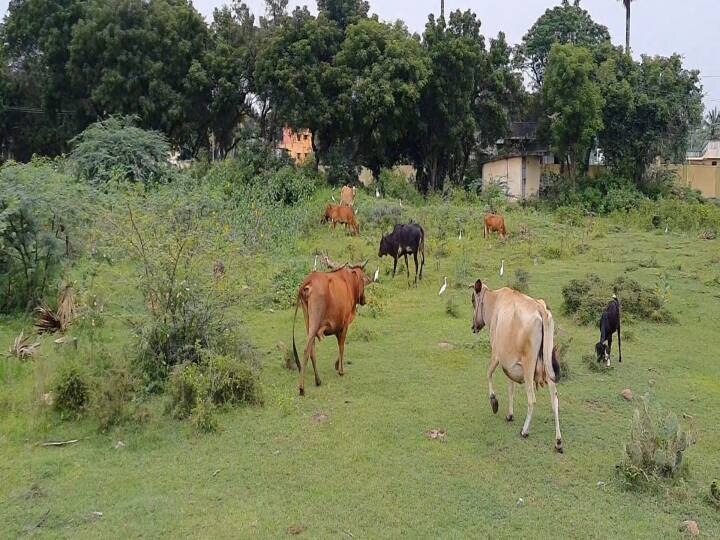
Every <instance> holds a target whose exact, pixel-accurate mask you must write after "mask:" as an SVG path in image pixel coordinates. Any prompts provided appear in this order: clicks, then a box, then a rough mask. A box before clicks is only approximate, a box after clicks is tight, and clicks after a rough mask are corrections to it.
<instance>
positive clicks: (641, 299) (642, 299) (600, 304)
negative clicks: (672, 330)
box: [562, 274, 674, 324]
mask: <svg viewBox="0 0 720 540" xmlns="http://www.w3.org/2000/svg"><path fill="white" fill-rule="evenodd" d="M613 292H615V293H616V294H617V295H618V298H619V299H620V303H621V305H622V311H623V319H624V320H626V319H628V316H629V317H630V318H633V317H634V318H638V319H642V320H649V321H654V322H663V323H671V322H674V318H673V316H672V314H670V312H669V311H668V310H667V309H666V308H665V307H664V299H663V297H662V296H661V295H660V294H659V292H658V291H657V290H653V289H649V288H646V287H643V286H641V285H640V284H639V283H638V282H637V281H635V280H634V279H632V278H628V277H625V276H620V277H618V278H616V279H615V281H613V282H612V283H610V284H608V283H606V282H604V281H603V280H601V279H600V278H599V277H598V276H596V275H595V274H588V275H587V276H586V277H585V278H584V279H573V280H571V281H570V282H569V283H568V284H567V285H566V286H564V287H563V290H562V294H563V300H564V304H563V308H564V310H565V313H567V314H568V315H573V316H574V318H575V320H576V321H577V322H578V323H580V324H595V323H597V322H598V321H599V320H600V315H601V314H602V312H603V311H604V309H605V307H606V306H607V304H608V302H610V299H611V297H612V294H613Z"/></svg>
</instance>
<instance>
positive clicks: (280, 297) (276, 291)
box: [269, 264, 307, 309]
mask: <svg viewBox="0 0 720 540" xmlns="http://www.w3.org/2000/svg"><path fill="white" fill-rule="evenodd" d="M306 275H307V269H306V268H304V267H303V266H301V265H299V264H295V265H289V266H285V267H283V268H282V270H280V271H279V272H277V273H276V274H275V275H274V276H273V278H272V282H271V285H270V293H269V295H270V298H271V301H272V303H273V304H274V305H275V306H277V307H278V308H280V309H286V308H290V307H293V306H294V305H295V302H296V301H297V295H298V288H299V287H300V284H301V283H302V282H303V280H304V279H305V276H306Z"/></svg>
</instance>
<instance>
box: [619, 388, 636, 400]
mask: <svg viewBox="0 0 720 540" xmlns="http://www.w3.org/2000/svg"><path fill="white" fill-rule="evenodd" d="M621 395H622V397H623V398H625V401H632V400H633V392H632V390H630V389H629V388H626V389H625V390H623V391H622V392H621Z"/></svg>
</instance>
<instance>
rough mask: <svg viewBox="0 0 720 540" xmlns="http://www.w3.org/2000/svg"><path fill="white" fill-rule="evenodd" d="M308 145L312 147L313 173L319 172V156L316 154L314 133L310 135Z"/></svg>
mask: <svg viewBox="0 0 720 540" xmlns="http://www.w3.org/2000/svg"><path fill="white" fill-rule="evenodd" d="M310 145H311V146H312V151H313V157H314V158H315V172H318V171H319V170H320V154H319V153H318V149H317V144H316V143H315V132H314V131H313V132H312V133H311V134H310Z"/></svg>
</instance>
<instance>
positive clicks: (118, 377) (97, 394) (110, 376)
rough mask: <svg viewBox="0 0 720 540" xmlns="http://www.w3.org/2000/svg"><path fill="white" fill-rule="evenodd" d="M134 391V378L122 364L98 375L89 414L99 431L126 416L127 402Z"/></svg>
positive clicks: (104, 429)
mask: <svg viewBox="0 0 720 540" xmlns="http://www.w3.org/2000/svg"><path fill="white" fill-rule="evenodd" d="M134 391H135V380H134V379H133V377H132V375H131V373H130V371H129V370H128V369H127V368H126V367H124V366H116V367H113V368H111V369H110V371H109V372H108V373H107V374H104V375H103V376H101V377H98V380H97V383H96V384H95V386H94V390H93V392H92V395H91V399H90V409H91V414H92V415H93V416H94V417H95V418H96V419H97V421H98V424H99V426H100V429H101V431H107V430H108V428H110V427H111V426H113V425H115V424H119V423H120V422H122V421H124V420H125V419H126V418H127V417H128V415H129V414H128V404H129V402H130V400H131V399H132V396H133V393H134Z"/></svg>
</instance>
